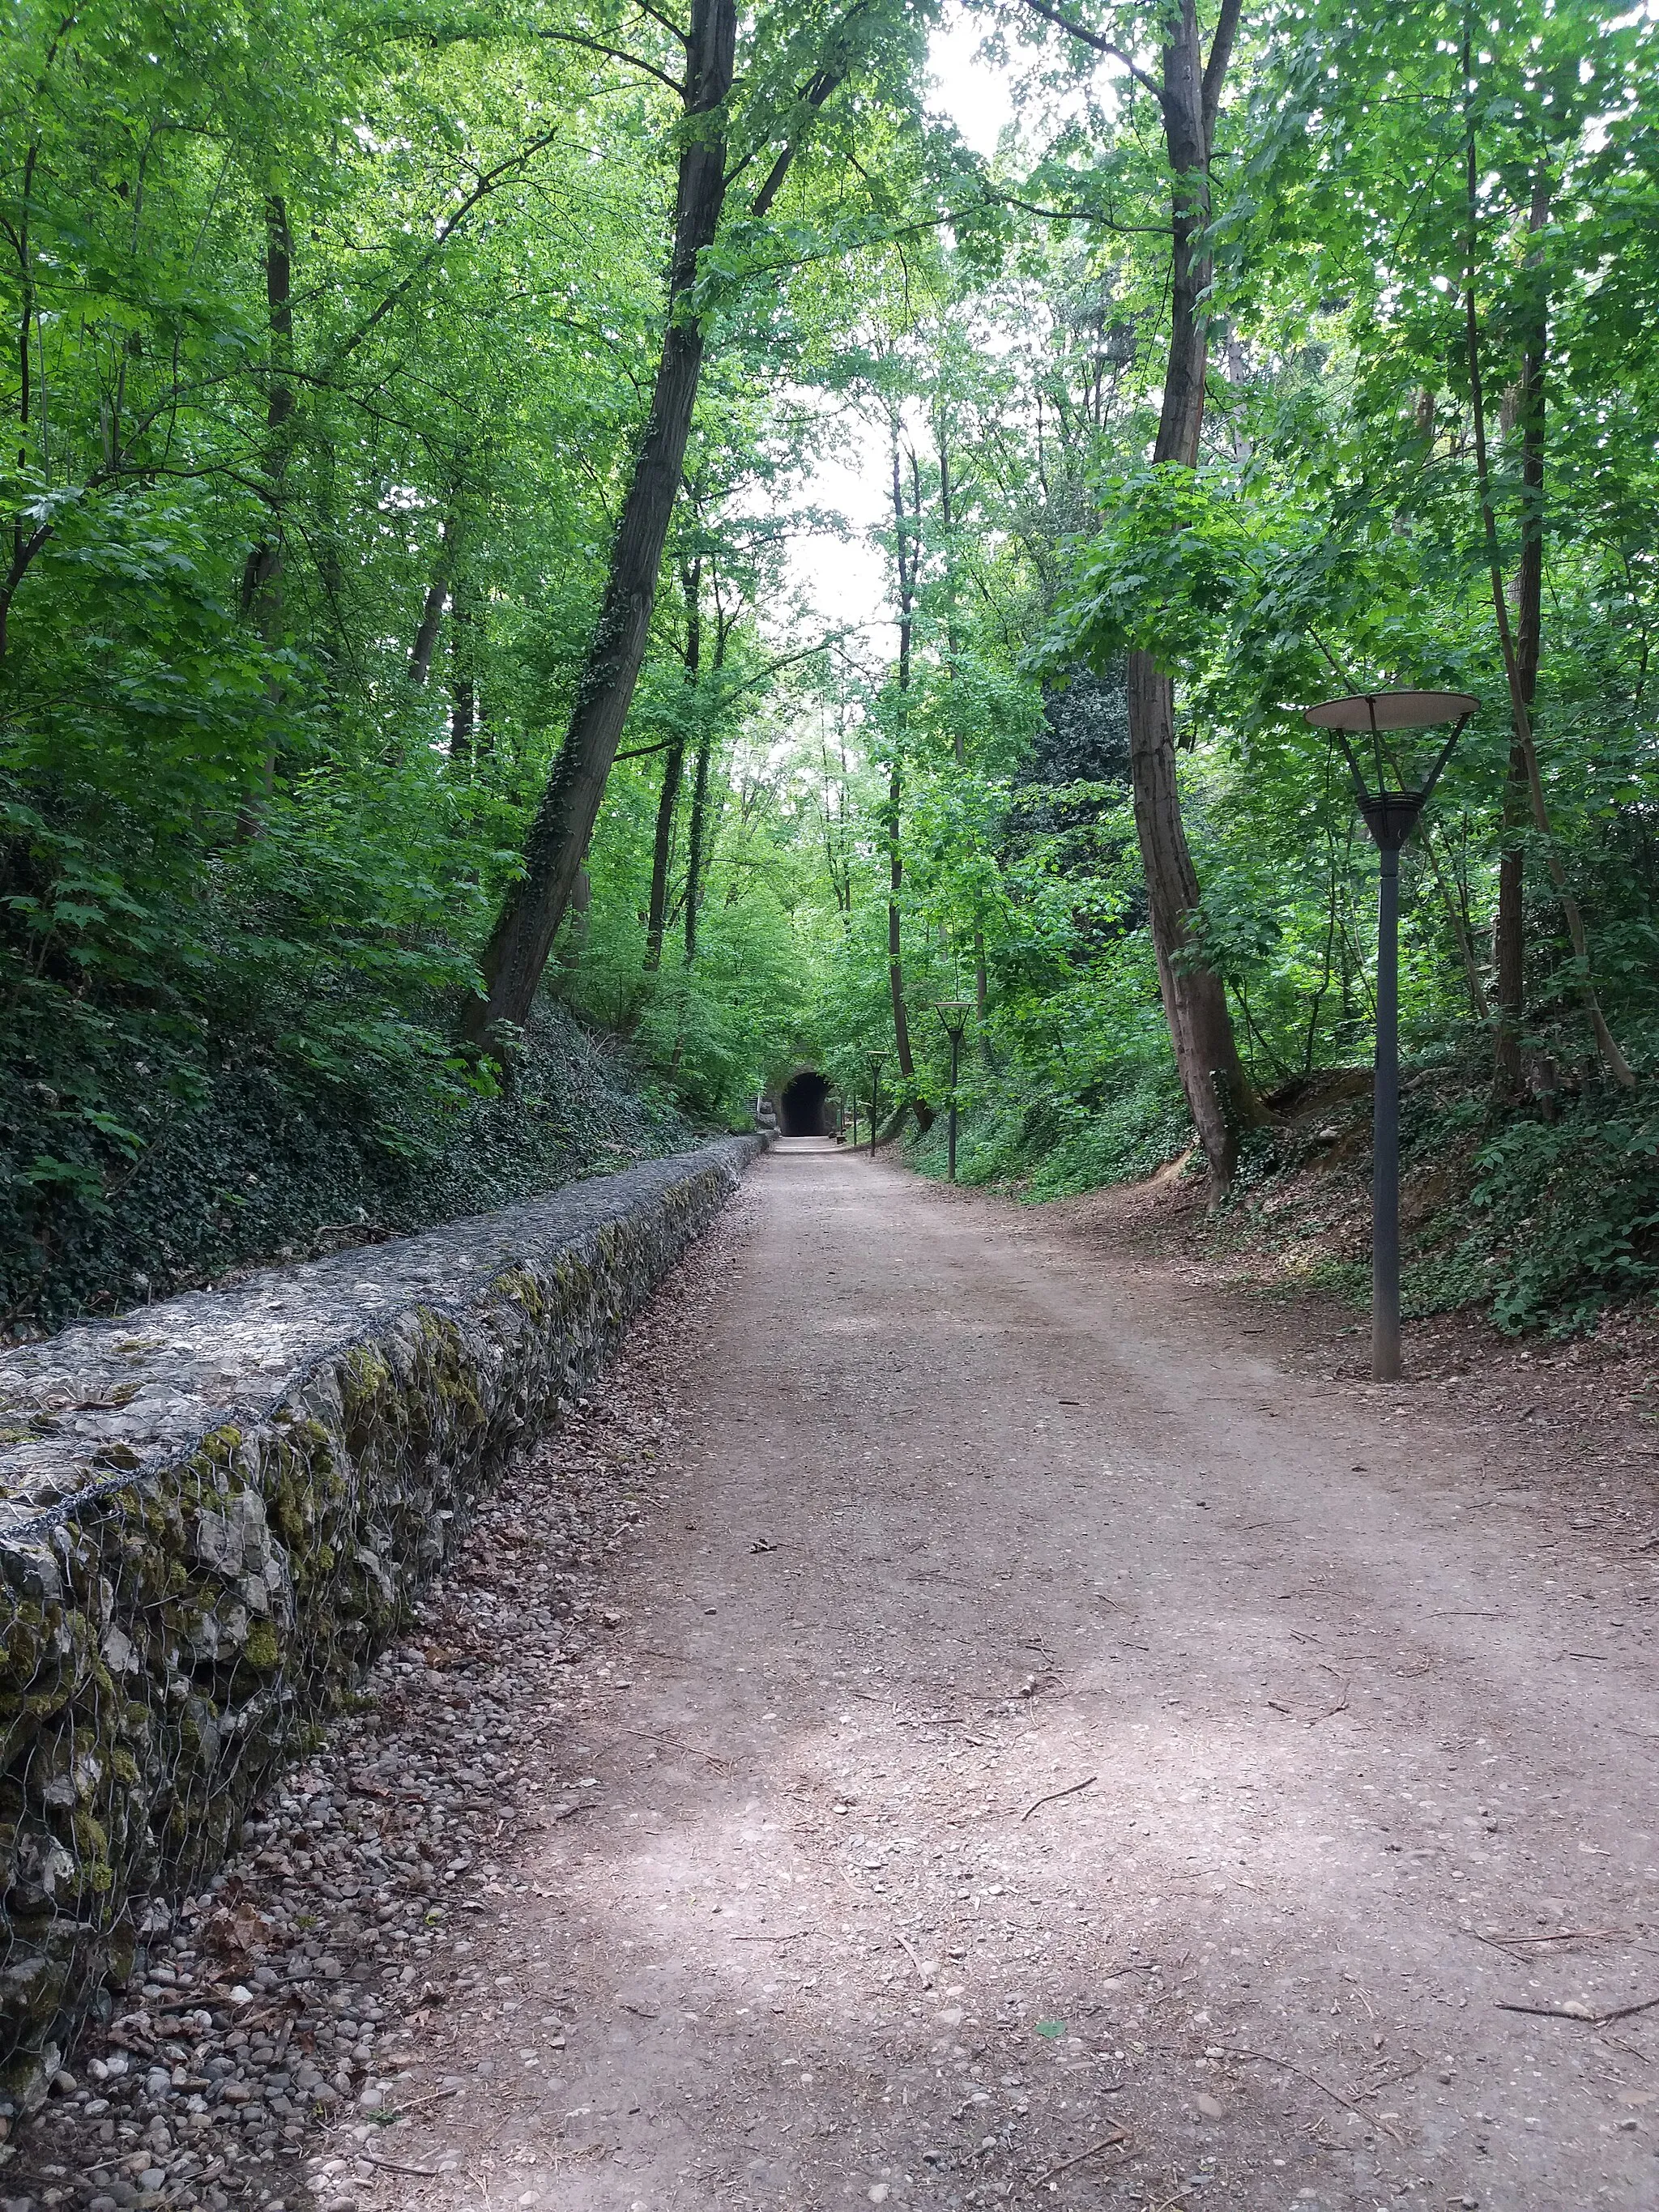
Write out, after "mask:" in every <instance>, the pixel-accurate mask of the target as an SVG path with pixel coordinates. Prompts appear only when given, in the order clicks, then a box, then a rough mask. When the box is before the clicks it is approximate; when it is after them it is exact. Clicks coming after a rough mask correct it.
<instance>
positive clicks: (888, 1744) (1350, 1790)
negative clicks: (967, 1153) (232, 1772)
mask: <svg viewBox="0 0 1659 2212" xmlns="http://www.w3.org/2000/svg"><path fill="white" fill-rule="evenodd" d="M743 1205H744V1207H746V1209H747V1212H748V1216H749V1219H748V1223H747V1225H746V1228H745V1231H744V1234H742V1235H741V1236H738V1237H728V1240H727V1245H726V1253H725V1256H724V1257H723V1258H722V1259H721V1260H720V1296H719V1297H718V1298H717V1299H715V1300H714V1301H712V1302H711V1303H710V1304H708V1310H707V1320H706V1324H705V1326H704V1327H703V1328H702V1334H701V1340H700V1347H699V1348H697V1349H696V1352H695V1356H694V1358H693V1360H692V1364H691V1369H690V1372H689V1374H686V1375H684V1376H680V1377H678V1382H677V1386H676V1387H677V1388H678V1390H679V1392H680V1394H681V1395H682V1397H683V1399H684V1406H685V1408H686V1411H685V1413H684V1431H683V1433H682V1434H681V1435H680V1436H679V1437H678V1439H677V1440H676V1441H674V1442H673V1443H671V1444H670V1445H669V1447H668V1452H667V1460H666V1462H665V1465H666V1479H665V1480H664V1481H663V1482H662V1484H661V1486H660V1487H661V1490H662V1492H663V1496H662V1499H661V1502H660V1504H659V1506H658V1507H657V1508H656V1509H655V1510H653V1512H651V1513H650V1514H649V1515H648V1516H647V1519H646V1521H645V1523H644V1533H643V1535H642V1537H641V1541H639V1542H638V1543H637V1544H636V1545H635V1546H634V1547H633V1548H632V1550H631V1551H630V1552H629V1555H628V1557H627V1559H626V1561H625V1563H624V1564H623V1565H620V1566H618V1567H617V1569H616V1570H615V1571H612V1572H611V1574H610V1576H609V1578H608V1581H607V1583H606V1587H605V1602H606V1603H607V1604H608V1605H609V1606H610V1607H611V1608H612V1611H611V1613H610V1614H609V1615H608V1616H607V1619H608V1620H610V1621H611V1626H610V1628H609V1629H608V1630H607V1631H605V1632H604V1633H603V1634H602V1637H601V1641H600V1645H599V1647H598V1648H595V1649H594V1650H592V1652H591V1653H589V1654H587V1655H586V1659H585V1661H584V1662H583V1663H582V1664H581V1665H580V1666H579V1667H578V1668H576V1669H575V1670H574V1673H575V1675H576V1676H578V1677H580V1680H579V1682H577V1683H575V1684H574V1686H573V1691H572V1695H571V1698H570V1699H569V1700H568V1705H569V1707H570V1709H571V1713H574V1717H570V1713H568V1714H567V1716H566V1717H563V1718H560V1717H556V1716H555V1715H553V1714H552V1713H550V1711H540V1712H538V1711H523V1712H520V1713H517V1714H515V1715H514V1716H513V1723H512V1734H513V1742H514V1744H515V1746H516V1747H517V1752H518V1753H520V1754H526V1747H529V1749H530V1752H532V1753H533V1755H534V1757H535V1758H537V1759H539V1760H540V1762H541V1763H542V1765H544V1768H545V1770H546V1779H545V1780H544V1782H540V1783H539V1784H538V1796H539V1800H540V1802H542V1803H543V1805H544V1807H545V1808H551V1810H552V1811H553V1812H562V1811H564V1810H566V1809H567V1808H568V1807H570V1806H573V1805H586V1803H588V1802H594V1803H595V1804H596V1806H597V1808H598V1811H599V1815H600V1817H598V1818H593V1819H590V1820H577V1819H574V1818H562V1817H557V1818H556V1817H549V1818H547V1819H546V1820H545V1823H544V1826H542V1827H541V1828H540V1829H539V1830H538V1832H535V1833H533V1834H532V1836H531V1837H530V1838H529V1839H528V1840H527V1841H526V1843H525V1844H524V1846H523V1848H522V1850H520V1852H519V1853H518V1855H517V1856H516V1857H514V1858H513V1859H512V1860H510V1861H509V1860H507V1859H505V1858H504V1859H503V1860H502V1861H501V1863H500V1864H499V1866H497V1867H494V1868H492V1869H490V1871H491V1873H492V1874H493V1875H495V1879H494V1881H492V1882H491V1883H490V1884H489V1887H488V1888H487V1889H486V1891H485V1892H484V1893H482V1894H481V1895H480V1897H479V1898H478V1899H477V1902H478V1904H479V1905H482V1907H483V1909H482V1910H481V1911H475V1913H474V1916H473V1919H472V1923H471V1970H470V1972H469V1974H468V1976H467V1977H466V1980H465V1989H464V1991H463V1994H462V1996H460V1998H459V2001H458V2002H454V2003H452V2004H451V2005H450V2006H449V2007H448V2008H447V2009H444V2010H441V2011H438V2012H435V2013H433V2014H431V2015H429V2016H428V2015H427V2014H426V2013H424V2012H418V2011H417V2012H416V2015H415V2016H414V2017H415V2021H416V2034H415V2039H414V2040H413V2041H412V2042H406V2043H405V2045H404V2051H405V2054H406V2055H405V2056H404V2059H403V2063H402V2070H401V2072H400V2074H399V2075H398V2079H397V2082H396V2087H395V2090H394V2091H392V2092H391V2093H389V2095H388V2105H389V2108H391V2109H397V2110H401V2111H404V2112H410V2113H411V2114H412V2117H411V2118H408V2119H407V2120H405V2121H404V2122H402V2123H401V2124H397V2125H395V2126H392V2127H389V2128H387V2127H380V2126H377V2127H376V2128H375V2129H374V2131H373V2136H372V2141H371V2131H370V2129H369V2128H368V2126H367V2125H366V2124H364V2123H363V2122H362V2120H361V2119H359V2120H358V2121H357V2122H356V2126H355V2128H353V2129H349V2130H341V2131H340V2132H339V2134H338V2135H337V2151H338V2152H339V2153H340V2154H342V2156H341V2157H340V2158H337V2160H336V2161H334V2162H333V2165H332V2173H333V2177H334V2178H333V2179H332V2180H330V2179H329V2178H328V2175H327V2173H326V2172H325V2173H324V2174H323V2176H322V2179H320V2181H319V2187H318V2201H319V2203H321V2204H323V2205H324V2206H325V2207H326V2206H327V2205H328V2204H329V2203H331V2202H335V2203H338V2204H339V2205H340V2206H342V2207H343V2205H344V2204H345V2203H349V2202H353V2201H356V2202H358V2203H366V2202H367V2201H368V2199H367V2195H366V2193H365V2191H364V2190H363V2188H362V2186H361V2185H362V2181H363V2180H364V2179H368V2178H370V2177H369V2170H368V2168H367V2167H365V2166H362V2164H361V2163H360V2164H359V2165H357V2166H356V2176H357V2180H356V2182H355V2183H354V2182H353V2180H352V2178H351V2176H352V2170H353V2169H352V2166H351V2163H350V2161H351V2160H352V2158H353V2156H354V2154H356V2150H357V2147H358V2144H359V2143H362V2145H363V2146H364V2148H365V2154H366V2155H368V2156H369V2157H371V2158H372V2159H373V2160H374V2168H373V2173H372V2181H373V2191H372V2193H373V2195H374V2197H375V2199H376V2201H378V2202H379V2203H381V2204H384V2205H387V2206H391V2205H396V2206H398V2207H404V2206H407V2207H409V2208H411V2212H414V2208H422V2212H425V2208H435V2207H440V2206H442V2207H448V2206H450V2205H456V2206H459V2205H461V2204H463V2203H465V2204H466V2205H469V2206H471V2205H476V2204H478V2203H481V2202H483V2203H489V2204H490V2205H492V2206H499V2207H501V2208H514V2207H518V2208H524V2212H531V2208H535V2207H547V2208H550V2212H551V2208H560V2212H566V2208H568V2209H569V2212H588V2208H592V2212H647V2208H648V2212H658V2208H659V2207H660V2208H668V2207H686V2208H702V2207H712V2206H715V2205H728V2204H729V2205H734V2206H743V2205H750V2204H752V2205H756V2206H763V2205H805V2204H823V2205H826V2206H834V2205H837V2204H842V2203H857V2204H860V2205H862V2204H864V2203H884V2202H885V2203H889V2204H890V2205H893V2206H899V2205H904V2204H908V2203H916V2204H918V2205H921V2204H933V2205H940V2206H945V2207H957V2206H962V2207H968V2206H979V2205H987V2204H994V2203H1002V2202H1005V2201H1006V2202H1013V2203H1033V2202H1036V2203H1043V2204H1056V2205H1057V2204H1062V2203H1074V2204H1086V2203H1091V2202H1094V2201H1096V2200H1100V2199H1103V2200H1105V2201H1107V2202H1109V2203H1123V2202H1128V2203H1141V2204H1144V2205H1146V2206H1147V2207H1152V2206H1158V2207H1165V2206H1173V2205H1174V2204H1176V2203H1194V2204H1206V2203H1207V2204H1212V2205H1216V2206H1225V2207H1227V2208H1229V2212H1253V2208H1255V2207H1291V2206H1298V2205H1308V2206H1313V2205H1323V2206H1328V2207H1338V2206H1340V2207H1349V2206H1353V2207H1360V2206H1364V2207H1370V2206H1372V2205H1382V2204H1392V2203H1395V2202H1397V2201H1403V2202H1418V2203H1433V2204H1436V2205H1441V2204H1446V2203H1451V2204H1454V2205H1475V2204H1480V2205H1485V2206H1491V2207H1502V2208H1513V2212H1522V2208H1537V2212H1565V2208H1567V2207H1569V2206H1571V2207H1575V2208H1576V2207H1580V2206H1585V2205H1590V2204H1600V2203H1607V2204H1611V2205H1619V2206H1632V2207H1635V2206H1644V2207H1645V2206H1651V2205H1653V2204H1655V2203H1659V2159H1656V2144H1659V2065H1656V2057H1659V2009H1656V2010H1654V2011H1652V2012H1633V2013H1632V2015H1631V2016H1629V2017H1627V2018H1624V2019H1620V2020H1617V2021H1611V2022H1609V2023H1607V2024H1606V2025H1600V2026H1598V2025H1595V2024H1586V2023H1585V2022H1584V2021H1583V2019H1581V2018H1576V2017H1573V2016H1572V2015H1571V2014H1570V2015H1567V2016H1551V2017H1545V2016H1540V2015H1539V2014H1537V2013H1534V2012H1528V2011H1527V2010H1525V2009H1521V2010H1511V2009H1503V2008H1502V2007H1503V2006H1505V2005H1510V2006H1519V2007H1522V2008H1526V2007H1537V2008H1550V2007H1558V2006H1571V2007H1574V2008H1577V2010H1578V2011H1579V2012H1580V2013H1583V2012H1586V2011H1587V2012H1591V2013H1595V2014H1597V2015H1603V2014H1609V2013H1616V2012H1618V2011H1620V2009H1621V2008H1626V2007H1636V2006H1638V2005H1639V2004H1641V2003H1642V2002H1643V2001H1644V2000H1646V1999H1655V1998H1659V1940H1656V1935H1655V1929H1656V1925H1659V1911H1656V1905H1659V1892H1656V1887H1655V1885H1656V1882H1659V1864H1656V1861H1659V1852H1656V1847H1655V1842H1654V1836H1653V1828H1654V1822H1655V1818H1656V1805H1659V1801H1656V1794H1655V1786H1654V1785H1655V1746H1656V1742H1659V1702H1656V1698H1655V1693H1654V1686H1653V1670H1652V1651H1651V1633H1650V1615H1649V1614H1648V1613H1647V1612H1646V1610H1645V1601H1647V1600H1648V1599H1650V1598H1651V1596H1652V1595H1653V1587H1654V1580H1653V1578H1654V1565H1653V1563H1654V1560H1655V1559H1656V1556H1659V1555H1656V1553H1654V1552H1652V1551H1651V1550H1649V1551H1646V1552H1645V1553H1644V1552H1643V1551H1642V1550H1640V1549H1639V1548H1638V1546H1637V1545H1635V1544H1634V1543H1633V1542H1632V1541H1631V1540H1630V1538H1629V1537H1626V1538H1624V1539H1623V1540H1622V1541H1621V1540H1620V1539H1619V1538H1618V1537H1617V1536H1616V1535H1615V1534H1608V1533H1598V1531H1601V1530H1603V1528H1604V1524H1603V1523H1602V1522H1595V1525H1594V1526H1592V1527H1583V1526H1582V1524H1581V1527H1580V1532H1579V1533H1577V1534H1572V1533H1568V1532H1567V1524H1566V1523H1565V1521H1564V1520H1562V1519H1561V1518H1560V1516H1559V1515H1558V1516H1557V1517H1556V1518H1555V1519H1554V1520H1551V1519H1550V1518H1549V1517H1548V1516H1547V1515H1546V1514H1545V1513H1544V1512H1543V1510H1542V1504H1541V1499H1540V1498H1539V1497H1538V1495H1537V1494H1536V1493H1535V1492H1533V1491H1529V1490H1528V1489H1526V1488H1524V1487H1523V1486H1520V1485H1519V1484H1518V1483H1517V1480H1516V1474H1515V1471H1514V1468H1513V1467H1512V1466H1510V1465H1505V1464H1504V1463H1503V1458H1502V1455H1497V1456H1494V1455H1493V1454H1492V1449H1491V1441H1490V1439H1489V1438H1480V1439H1474V1440H1468V1439H1464V1440H1462V1441H1460V1438H1459V1436H1458V1432H1457V1430H1456V1426H1455V1419H1456V1417H1455V1412H1453V1411H1447V1410H1441V1411H1438V1412H1437V1413H1434V1414H1433V1415H1432V1416H1430V1415H1429V1414H1428V1413H1426V1412H1425V1410H1424V1406H1423V1403H1422V1401H1421V1400H1420V1398H1419V1397H1417V1396H1413V1395H1411V1394H1409V1393H1408V1394H1406V1395H1404V1396H1396V1397H1393V1398H1390V1397H1389V1396H1387V1395H1378V1394H1376V1393H1373V1392H1371V1391H1370V1390H1368V1389H1364V1388H1359V1387H1345V1386H1339V1385H1336V1384H1333V1383H1323V1384H1321V1383H1316V1382H1314V1381H1310V1380H1307V1379H1305V1378H1304V1379H1297V1378H1293V1377H1289V1376H1286V1375H1285V1373H1284V1372H1283V1370H1281V1369H1279V1368H1278V1367H1275V1366H1274V1365H1273V1364H1269V1363H1268V1362H1267V1360H1266V1359H1264V1358H1263V1357H1262V1356H1261V1352H1260V1349H1259V1347H1257V1348H1253V1347H1252V1345H1251V1342H1250V1340H1249V1338H1248V1337H1247V1336H1246V1334H1245V1333H1244V1324H1243V1321H1242V1320H1240V1319H1238V1318H1237V1316H1235V1318H1234V1319H1233V1320H1232V1321H1231V1322H1230V1321H1228V1320H1227V1318H1226V1309H1225V1308H1224V1307H1222V1306H1220V1305H1219V1304H1218V1303H1217V1302H1215V1301H1213V1300H1212V1301H1210V1302H1209V1303H1208V1304H1206V1303H1205V1302H1204V1301H1203V1300H1202V1299H1197V1298H1194V1297H1193V1296H1192V1294H1190V1293H1189V1292H1187V1291H1182V1289H1181V1288H1180V1286H1179V1285H1177V1284H1176V1283H1174V1282H1173V1281H1172V1280H1171V1279H1170V1278H1169V1277H1168V1276H1167V1275H1166V1274H1161V1273H1160V1272H1159V1271H1158V1269H1157V1268H1156V1267H1152V1266H1150V1265H1146V1264H1143V1263H1139V1262H1134V1263H1129V1262H1121V1263H1119V1262H1114V1261H1112V1259H1111V1258H1110V1256H1109V1255H1103V1254H1101V1253H1100V1252H1099V1251H1098V1250H1096V1249H1091V1248H1090V1247H1089V1246H1088V1245H1087V1244H1085V1243H1081V1242H1079V1241H1075V1240H1067V1239H1066V1237H1065V1235H1064V1233H1063V1232H1062V1231H1056V1229H1055V1227H1054V1225H1053V1224H1052V1223H1046V1222H1045V1220H1044V1218H1043V1217H1042V1216H1041V1215H1037V1214H1024V1215H1020V1214H1017V1213H1015V1212H1013V1210H1012V1209H1010V1208H1006V1207H1003V1206H999V1205H997V1204H996V1203H994V1202H993V1201H987V1200H978V1199H973V1198H969V1197H966V1196H960V1195H958V1194H953V1193H948V1192H944V1191H939V1190H936V1189H930V1188H926V1187H924V1186H921V1185H920V1184H918V1183H917V1182H915V1180H914V1179H912V1178H910V1177H908V1176H905V1175H904V1174H902V1172H900V1171H898V1170H895V1169H893V1168H890V1167H888V1166H885V1165H881V1166H877V1167H872V1165H871V1164H869V1162H868V1161H867V1159H857V1160H854V1159H850V1158H848V1157H846V1156H845V1155H844V1154H841V1155H837V1154H836V1153H835V1152H833V1151H831V1150H829V1149H827V1148H824V1147H821V1146H812V1145H788V1146H781V1147H780V1148H779V1150H778V1151H777V1152H775V1153H774V1154H772V1155H771V1156H770V1157H769V1158H767V1159H765V1160H764V1161H763V1162H762V1163H760V1164H758V1166H757V1170H755V1172H754V1174H753V1176H752V1177H751V1179H750V1185H749V1188H748V1193H747V1194H746V1196H745V1199H744V1201H743ZM1218 1316H1220V1318H1219V1320H1218ZM648 1356H651V1357H657V1358H664V1357H666V1356H667V1354H666V1352H665V1351H661V1350H659V1352H656V1353H654V1354H650V1355H648ZM675 1356H676V1357H677V1358H678V1357H683V1356H684V1346H683V1343H682V1344H680V1345H679V1346H678V1349H677V1350H676V1352H675ZM660 1380H662V1378H659V1381H660ZM1595 1480H1596V1477H1595V1474H1594V1471H1592V1472H1591V1473H1590V1474H1588V1475H1587V1476H1586V1477H1585V1481H1586V1483H1587V1484H1588V1485H1589V1487H1590V1492H1591V1493H1592V1502H1593V1500H1594V1496H1595V1495H1601V1497H1602V1502H1603V1504H1606V1503H1607V1499H1608V1498H1610V1497H1611V1495H1612V1493H1611V1492H1606V1493H1605V1494H1603V1493H1598V1492H1595ZM1583 1503H1584V1500H1583V1499H1580V1500H1578V1501H1577V1505H1582V1504H1583ZM1577 1505H1575V1504H1574V1503H1573V1501H1571V1500H1569V1501H1566V1503H1565V1504H1564V1505H1562V1506H1561V1509H1560V1510H1561V1513H1562V1514H1565V1513H1566V1512H1568V1511H1573V1510H1577ZM1591 1517H1592V1520H1593V1519H1594V1516H1591ZM1605 1527H1606V1528H1607V1529H1609V1530H1610V1529H1612V1528H1614V1527H1616V1519H1615V1521H1612V1522H1607V1523H1606V1524H1605ZM526 1755H527V1754H526ZM1085 1785H1086V1786H1085ZM584 1792H586V1795H584ZM1045 1801H1046V1802H1045ZM498 1848H505V1847H504V1846H498ZM1497 1938H1508V1939H1510V1940H1508V1941H1507V1942H1500V1941H1497V1940H1494V1939H1497ZM463 1948H466V1947H463ZM422 2098H428V2099H430V2100H432V2101H430V2102H428V2103H426V2104H424V2105H422V2102H421V2100H422ZM354 2136H355V2138H356V2140H355V2141H354ZM397 2167H403V2168H404V2169H422V2168H426V2169H434V2168H441V2171H439V2172H436V2173H433V2172H429V2171H428V2172H419V2171H405V2172H396V2171H394V2170H392V2169H395V2168H397ZM331 2191H332V2192H333V2195H332V2197H331ZM341 2191H344V2192H345V2193H344V2194H341ZM354 2191H355V2197H354Z"/></svg>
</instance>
